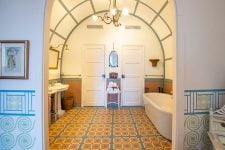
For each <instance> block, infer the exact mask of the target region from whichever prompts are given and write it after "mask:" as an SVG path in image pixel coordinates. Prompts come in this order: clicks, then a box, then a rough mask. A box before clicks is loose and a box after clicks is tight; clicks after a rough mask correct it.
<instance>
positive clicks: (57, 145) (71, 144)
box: [50, 138, 82, 150]
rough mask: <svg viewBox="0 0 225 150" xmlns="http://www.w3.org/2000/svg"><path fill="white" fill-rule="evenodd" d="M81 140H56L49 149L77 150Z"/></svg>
mask: <svg viewBox="0 0 225 150" xmlns="http://www.w3.org/2000/svg"><path fill="white" fill-rule="evenodd" d="M81 141H82V138H57V139H56V140H55V142H54V144H52V145H51V146H50V149H51V150H53V149H69V150H70V149H71V150H72V149H79V146H80V144H81Z"/></svg>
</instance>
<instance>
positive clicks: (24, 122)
mask: <svg viewBox="0 0 225 150" xmlns="http://www.w3.org/2000/svg"><path fill="white" fill-rule="evenodd" d="M34 96H35V91H33V90H26V91H25V90H0V149H4V150H5V149H6V150H8V149H31V148H32V147H33V145H34V143H35V138H36V137H35V135H36V133H35V131H34V130H33V129H34V126H35V117H34V116H35V111H34V110H33V97H34Z"/></svg>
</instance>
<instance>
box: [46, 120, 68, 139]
mask: <svg viewBox="0 0 225 150" xmlns="http://www.w3.org/2000/svg"><path fill="white" fill-rule="evenodd" d="M66 125H67V124H61V123H53V124H52V125H51V126H50V127H49V136H50V137H51V136H58V135H59V134H60V133H61V132H62V130H63V129H64V128H65V126H66Z"/></svg>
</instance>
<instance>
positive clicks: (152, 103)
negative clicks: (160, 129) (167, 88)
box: [143, 92, 173, 115]
mask: <svg viewBox="0 0 225 150" xmlns="http://www.w3.org/2000/svg"><path fill="white" fill-rule="evenodd" d="M150 94H158V95H160V94H163V95H170V94H166V93H157V92H151V93H144V94H143V99H144V105H146V103H145V99H150V98H149V97H147V95H150ZM170 96H172V95H170ZM171 101H172V98H171ZM148 102H149V103H151V105H153V106H154V107H155V108H156V109H157V110H159V111H160V112H163V113H166V114H168V115H170V114H171V115H173V111H172V108H171V112H170V111H167V110H162V109H161V108H160V106H158V105H157V104H155V103H154V102H152V101H151V100H149V101H148Z"/></svg>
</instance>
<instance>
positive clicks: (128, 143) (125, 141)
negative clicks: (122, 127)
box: [113, 137, 142, 149]
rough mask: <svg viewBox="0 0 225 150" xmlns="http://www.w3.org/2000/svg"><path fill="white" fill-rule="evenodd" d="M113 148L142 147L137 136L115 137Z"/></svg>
mask: <svg viewBox="0 0 225 150" xmlns="http://www.w3.org/2000/svg"><path fill="white" fill-rule="evenodd" d="M113 149H142V146H141V143H140V140H139V139H138V138H137V137H116V138H114V139H113Z"/></svg>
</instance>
